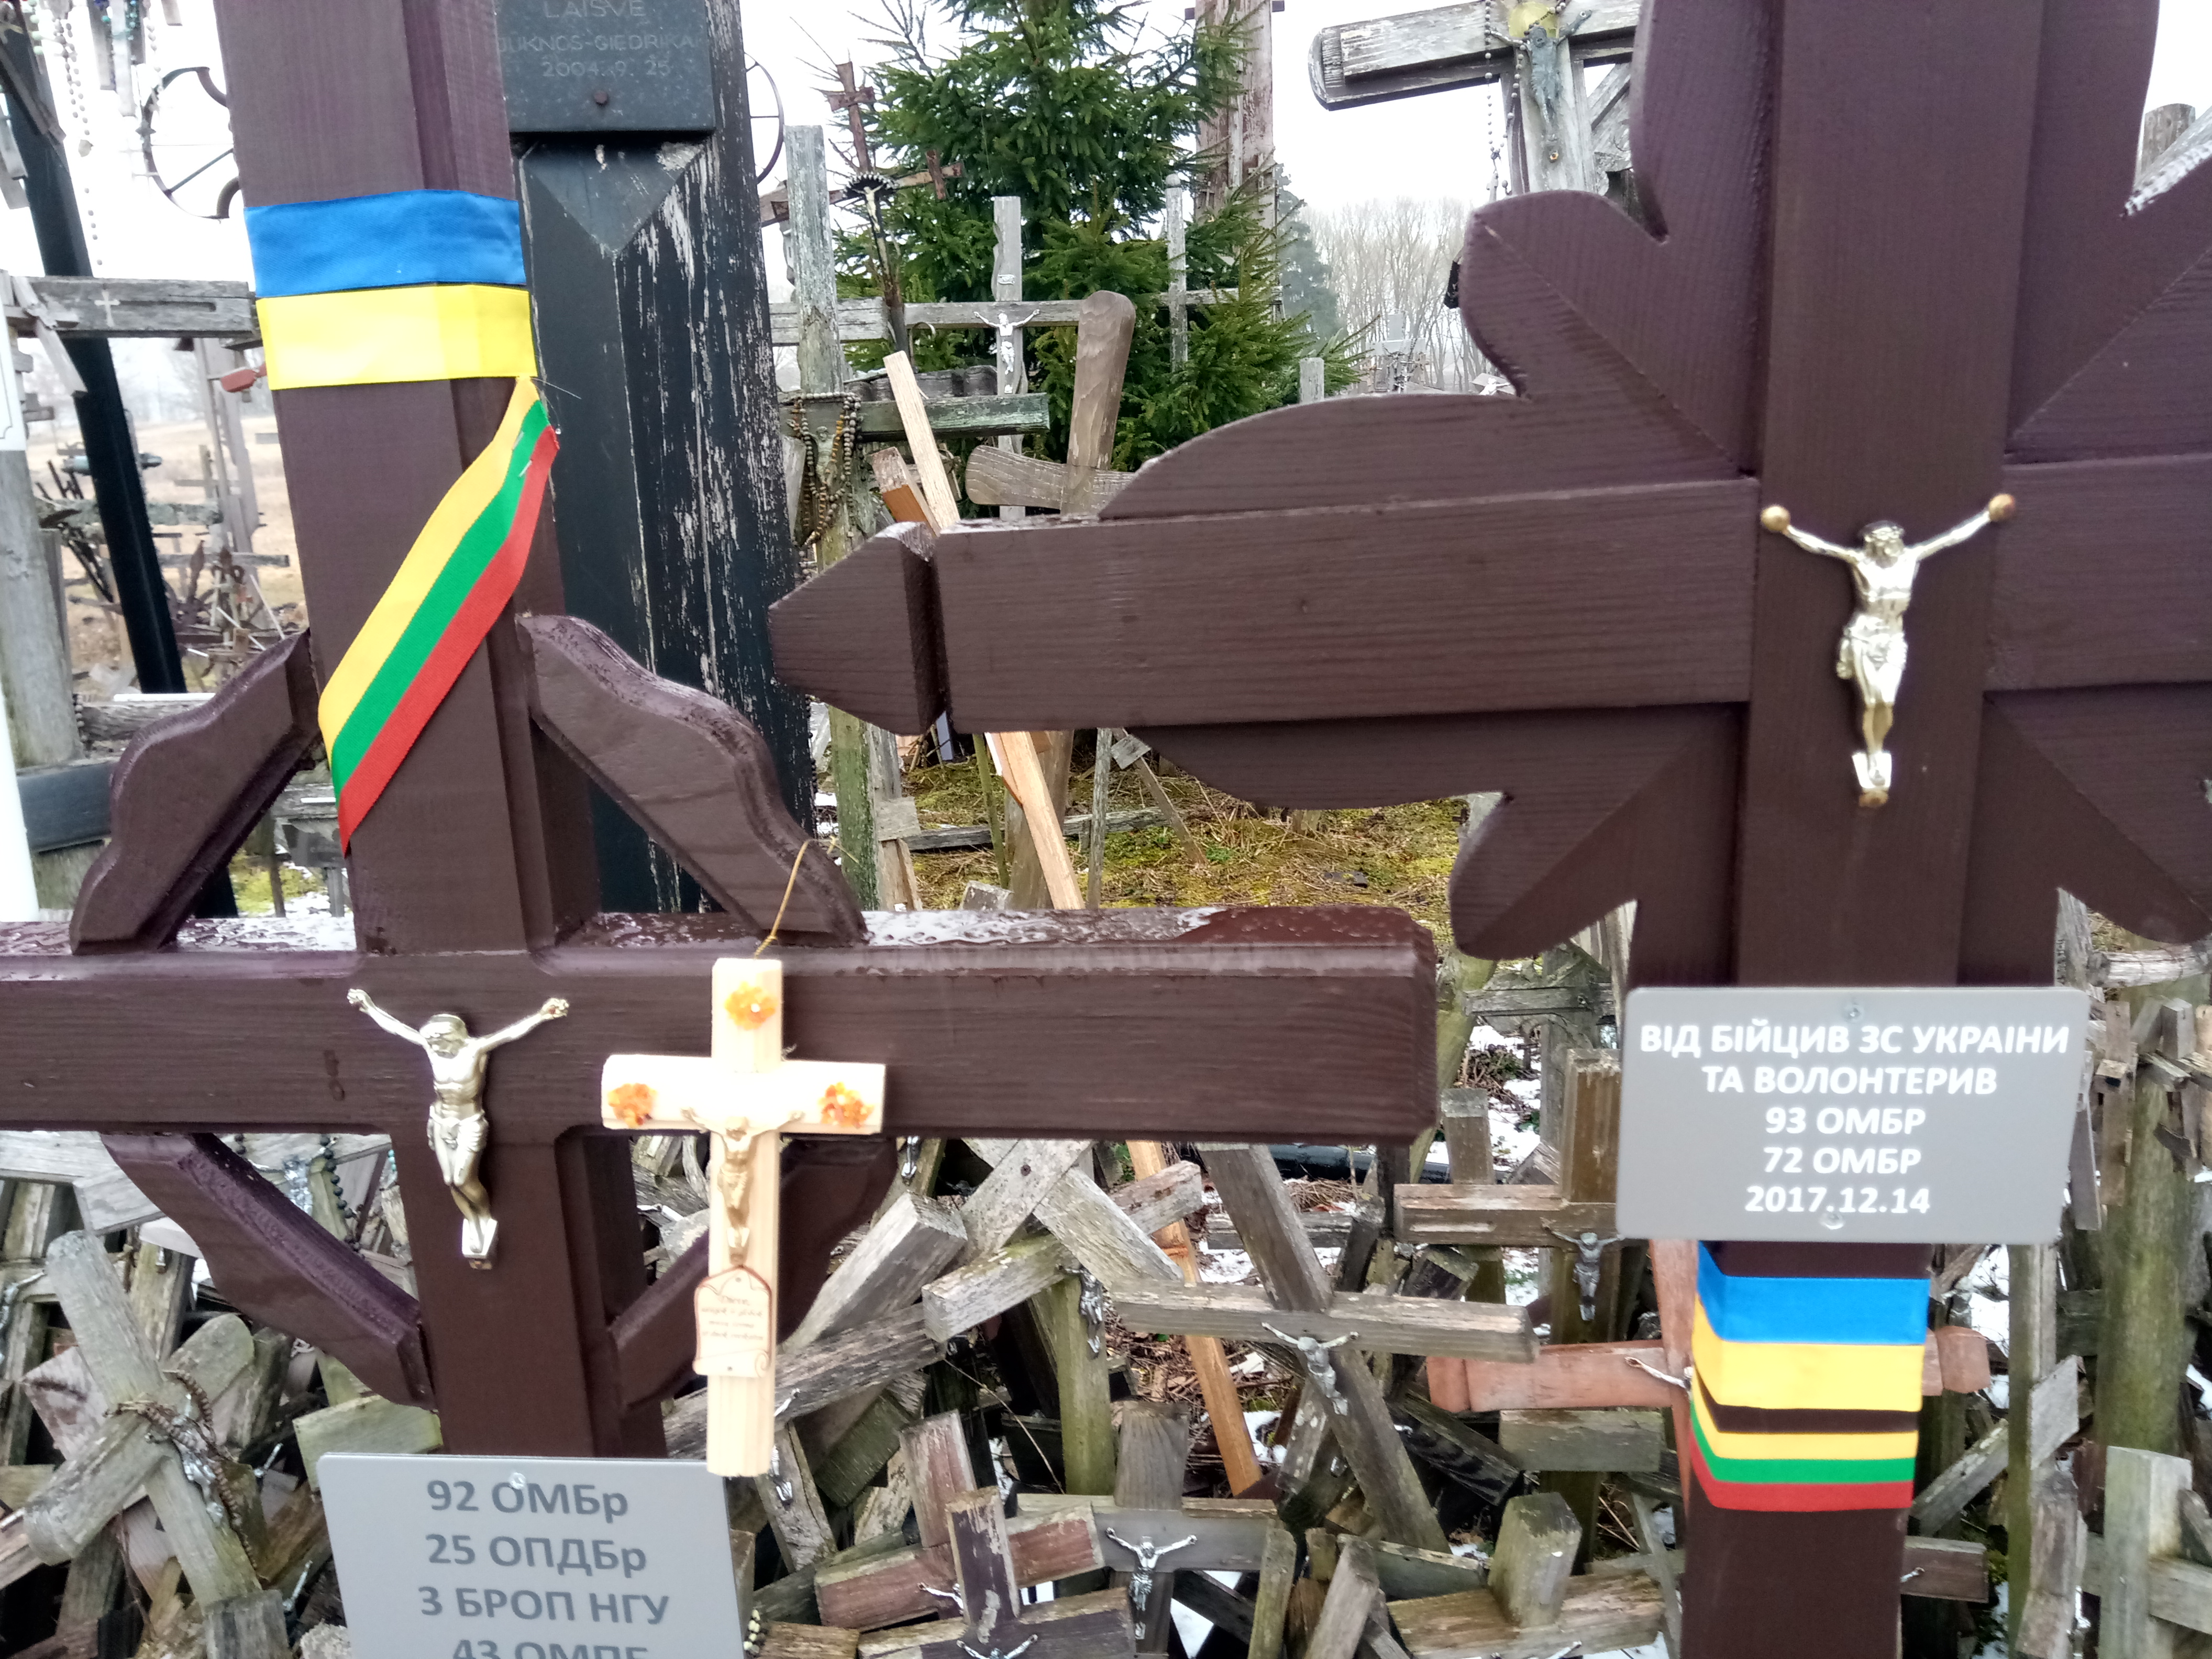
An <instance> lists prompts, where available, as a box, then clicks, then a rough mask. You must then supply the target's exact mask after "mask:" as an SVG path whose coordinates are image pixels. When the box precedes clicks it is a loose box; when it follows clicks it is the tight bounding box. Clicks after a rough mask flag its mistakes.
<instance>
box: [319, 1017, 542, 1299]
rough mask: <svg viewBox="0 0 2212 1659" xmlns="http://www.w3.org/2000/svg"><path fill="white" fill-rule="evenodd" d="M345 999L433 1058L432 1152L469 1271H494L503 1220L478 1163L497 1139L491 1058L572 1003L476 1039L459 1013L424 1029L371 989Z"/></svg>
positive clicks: (427, 1022)
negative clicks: (488, 1097) (488, 1095)
mask: <svg viewBox="0 0 2212 1659" xmlns="http://www.w3.org/2000/svg"><path fill="white" fill-rule="evenodd" d="M346 1000H347V1001H348V1002H350V1003H351V1004H353V1006H355V1007H356V1008H358V1009H360V1010H361V1011H362V1012H363V1013H365V1014H367V1015H368V1017H369V1018H371V1019H373V1020H374V1021H375V1022H376V1023H377V1024H379V1025H381V1026H382V1027H383V1028H384V1029H385V1030H387V1031H389V1032H391V1033H392V1036H396V1037H401V1038H404V1040H406V1041H407V1042H411V1043H413V1044H414V1045H415V1046H416V1048H420V1049H421V1050H422V1052H423V1053H424V1054H427V1055H428V1057H429V1060H430V1090H431V1093H430V1119H429V1123H428V1129H429V1133H430V1150H431V1151H432V1152H435V1153H436V1154H437V1158H438V1170H439V1173H440V1174H441V1175H443V1176H445V1177H446V1185H447V1187H449V1188H452V1189H453V1202H454V1203H455V1204H456V1205H457V1206H459V1208H460V1212H461V1254H462V1255H464V1256H465V1257H466V1258H467V1259H468V1263H469V1266H471V1267H490V1266H491V1253H492V1245H493V1243H494V1241H495V1239H496V1238H497V1237H498V1234H499V1219H498V1218H497V1217H495V1215H493V1214H492V1212H491V1194H489V1193H487V1192H486V1191H484V1186H483V1182H481V1181H479V1180H477V1160H478V1159H479V1158H482V1157H483V1149H484V1142H485V1141H486V1140H488V1139H490V1138H491V1120H490V1119H489V1118H488V1117H486V1116H485V1115H484V1109H483V1086H484V1064H485V1060H486V1058H487V1057H488V1056H489V1054H490V1053H491V1051H492V1050H493V1049H495V1048H503V1047H504V1046H506V1045H507V1043H510V1042H513V1041H514V1040H515V1039H516V1038H518V1037H525V1036H529V1035H530V1034H531V1033H532V1031H534V1030H537V1029H538V1027H539V1026H541V1025H543V1024H544V1023H545V1022H546V1021H547V1020H549V1019H559V1018H562V1016H563V1015H564V1014H566V1013H567V1012H568V1002H567V1001H566V1000H564V999H562V998H560V997H549V998H547V999H546V1000H545V1002H544V1006H541V1007H540V1008H539V1009H538V1012H536V1013H534V1014H526V1015H524V1016H523V1018H520V1019H518V1020H516V1021H515V1022H514V1024H512V1025H508V1026H504V1027H502V1028H501V1029H500V1030H496V1031H493V1032H491V1033H490V1034H489V1035H488V1036H480V1037H472V1036H470V1035H469V1027H468V1022H467V1021H465V1020H464V1019H463V1018H461V1017H460V1016H459V1014H433V1015H431V1016H430V1018H428V1019H426V1020H424V1021H423V1022H422V1029H421V1030H416V1028H415V1027H414V1026H412V1025H410V1024H407V1023H406V1021H404V1020H401V1019H394V1018H392V1016H391V1015H390V1014H387V1013H386V1012H384V1010H383V1009H381V1008H380V1007H378V1006H376V1004H375V1002H374V1000H371V998H370V997H369V994H368V992H366V991H362V990H353V991H349V992H347V993H346Z"/></svg>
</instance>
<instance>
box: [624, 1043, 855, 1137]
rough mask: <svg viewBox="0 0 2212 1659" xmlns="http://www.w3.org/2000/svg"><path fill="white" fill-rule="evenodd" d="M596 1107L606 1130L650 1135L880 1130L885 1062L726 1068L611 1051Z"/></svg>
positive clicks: (701, 1061) (679, 1056) (677, 1057)
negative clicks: (759, 1069) (756, 1069)
mask: <svg viewBox="0 0 2212 1659" xmlns="http://www.w3.org/2000/svg"><path fill="white" fill-rule="evenodd" d="M599 1111H600V1120H601V1121H602V1122H604V1123H605V1125H606V1127H608V1128H610V1129H641V1130H646V1131H648V1132H652V1133H682V1132H684V1131H686V1130H690V1131H693V1132H696V1131H698V1130H702V1129H706V1130H712V1131H714V1133H735V1134H742V1133H746V1132H747V1131H749V1130H761V1129H781V1131H783V1132H784V1133H787V1134H818V1135H872V1134H879V1133H882V1132H883V1126H884V1067H882V1066H877V1065H871V1064H868V1063H866V1062H865V1061H863V1062H854V1063H848V1062H845V1061H842V1060H785V1061H784V1062H783V1063H782V1064H781V1066H773V1067H771V1068H770V1069H769V1070H767V1071H765V1072H733V1071H732V1070H731V1069H730V1067H729V1066H725V1065H723V1064H722V1063H721V1062H720V1061H718V1060H708V1059H705V1058H703V1057H702V1058H696V1059H695V1058H692V1057H690V1056H689V1055H682V1054H611V1055H609V1056H608V1058H607V1063H606V1065H605V1067H604V1068H603V1070H602V1071H601V1073H600V1079H599Z"/></svg>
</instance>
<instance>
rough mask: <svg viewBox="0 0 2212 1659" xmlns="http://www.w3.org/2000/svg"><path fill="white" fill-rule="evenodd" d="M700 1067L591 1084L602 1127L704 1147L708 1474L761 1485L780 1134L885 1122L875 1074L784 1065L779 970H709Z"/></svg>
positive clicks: (770, 1432) (734, 960)
mask: <svg viewBox="0 0 2212 1659" xmlns="http://www.w3.org/2000/svg"><path fill="white" fill-rule="evenodd" d="M711 1018H712V1022H713V1023H712V1030H713V1033H714V1035H713V1039H712V1043H711V1048H710V1052H709V1053H708V1055H707V1057H706V1058H704V1059H700V1058H698V1057H696V1056H693V1055H687V1054H613V1055H610V1056H609V1057H608V1060H607V1063H606V1068H605V1072H604V1073H602V1076H601V1083H600V1093H601V1098H600V1107H601V1109H602V1110H603V1112H604V1113H605V1119H606V1123H607V1126H608V1127H610V1128H616V1129H644V1130H650V1131H653V1132H654V1133H669V1132H671V1131H675V1132H678V1133H681V1132H683V1131H684V1130H694V1131H696V1130H705V1131H707V1132H708V1133H710V1134H712V1135H713V1136H714V1164H713V1169H712V1172H711V1173H712V1178H713V1182H714V1201H713V1202H712V1203H711V1204H709V1206H708V1221H707V1277H706V1279H705V1280H704V1281H703V1282H702V1284H701V1285H700V1286H699V1289H698V1292H697V1295H696V1299H695V1301H694V1304H693V1308H694V1312H695V1316H696V1320H697V1322H698V1332H699V1349H698V1356H697V1359H696V1365H697V1368H698V1370H700V1371H701V1372H702V1373H703V1374H704V1375H705V1376H706V1378H707V1467H708V1468H710V1469H712V1470H713V1471H714V1473H715V1474H723V1475H737V1474H767V1473H769V1460H770V1458H771V1455H772V1454H773V1451H774V1447H775V1278H776V1276H775V1257H776V1250H775V1246H776V1227H777V1219H778V1217H777V1208H776V1202H777V1197H778V1192H779V1188H781V1184H782V1178H783V1152H782V1136H783V1133H784V1132H785V1131H786V1130H790V1131H793V1132H794V1133H807V1134H833V1135H834V1134H842V1135H868V1134H875V1133H879V1132H880V1131H881V1130H882V1128H883V1122H884V1067H883V1066H877V1065H869V1064H866V1063H851V1064H840V1063H838V1062H836V1061H832V1060H786V1059H785V1058H784V1054H783V964H782V963H781V962H779V961H777V960H776V959H775V957H723V958H722V959H721V960H720V961H718V962H717V963H715V964H714V1000H713V1010H712V1014H711Z"/></svg>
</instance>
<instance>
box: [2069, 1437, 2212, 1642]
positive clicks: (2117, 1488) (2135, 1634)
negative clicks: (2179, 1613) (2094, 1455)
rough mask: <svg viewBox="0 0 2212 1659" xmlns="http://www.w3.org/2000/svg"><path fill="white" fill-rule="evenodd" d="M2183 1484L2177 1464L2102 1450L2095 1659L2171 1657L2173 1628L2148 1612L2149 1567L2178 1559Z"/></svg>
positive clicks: (2184, 1470) (2183, 1468) (2131, 1450)
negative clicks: (2101, 1586)
mask: <svg viewBox="0 0 2212 1659" xmlns="http://www.w3.org/2000/svg"><path fill="white" fill-rule="evenodd" d="M2189 1483H2190V1467H2189V1460H2188V1459H2187V1458H2185V1457H2168V1456H2166V1455H2164V1454H2163V1453H2160V1452H2151V1451H2143V1450H2141V1449H2137V1448H2136V1447H2133V1446H2108V1447H2106V1450H2105V1536H2104V1551H2103V1558H2104V1559H2103V1565H2104V1589H2103V1591H2102V1596H2103V1600H2102V1602H2101V1607H2102V1613H2101V1617H2100V1620H2099V1625H2098V1632H2099V1633H2098V1643H2097V1651H2098V1653H2099V1655H2100V1656H2102V1659H2169V1656H2171V1655H2172V1653H2173V1652H2174V1650H2175V1649H2174V1640H2175V1638H2174V1628H2173V1626H2172V1624H2171V1623H2169V1622H2168V1621H2167V1620H2164V1619H2162V1618H2160V1616H2159V1614H2158V1613H2157V1611H2156V1610H2155V1609H2154V1607H2152V1605H2151V1583H2150V1566H2151V1564H2152V1563H2153V1562H2154V1561H2157V1562H2173V1561H2174V1560H2175V1559H2176V1558H2177V1557H2179V1555H2180V1553H2181V1510H2180V1503H2179V1500H2180V1497H2181V1494H2182V1493H2183V1492H2186V1491H2187V1490H2188V1489H2189ZM2200 1571H2201V1569H2200ZM2207 1577H2208V1578H2212V1574H2208V1575H2207Z"/></svg>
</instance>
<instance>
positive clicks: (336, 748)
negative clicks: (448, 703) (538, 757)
mask: <svg viewBox="0 0 2212 1659" xmlns="http://www.w3.org/2000/svg"><path fill="white" fill-rule="evenodd" d="M559 447H560V441H559V439H558V438H556V436H555V435H554V432H553V428H552V426H551V424H550V422H548V421H547V420H546V417H545V405H544V404H543V403H541V402H540V401H539V400H538V391H537V388H536V386H534V385H533V384H532V382H530V381H529V380H517V381H515V383H514V397H513V400H512V401H511V402H509V403H508V404H507V418H506V419H505V420H503V421H501V422H500V427H499V431H498V433H497V434H496V435H495V436H494V437H493V439H492V441H491V442H490V443H489V445H488V446H486V447H485V449H484V451H483V453H482V454H481V455H478V456H477V458H476V459H475V460H473V461H471V463H470V464H469V467H468V470H467V471H465V472H463V473H462V474H461V476H460V477H459V480H458V481H457V482H456V483H454V485H453V488H452V489H450V490H448V491H447V492H446V498H445V500H443V501H440V502H439V503H438V507H437V510H436V511H435V512H434V513H431V514H430V521H429V522H428V524H426V525H424V526H422V533H421V534H420V535H418V536H416V538H415V545H414V546H413V547H412V548H410V549H409V550H408V554H407V557H406V559H405V560H404V562H402V563H401V564H400V567H399V573H398V574H397V575H396V576H394V577H393V578H392V585H391V586H389V587H387V588H386V589H385V590H384V597H383V598H382V599H379V600H378V601H377V602H376V608H375V609H374V611H370V612H369V613H368V621H367V622H366V623H362V629H361V632H360V633H358V634H356V635H354V639H353V643H352V644H351V645H349V646H348V647H346V653H345V655H344V657H343V658H342V659H340V660H339V663H338V665H337V671H335V672H334V673H332V674H331V678H330V680H329V683H328V684H325V686H324V687H323V696H322V701H321V702H320V703H319V705H318V708H317V711H316V712H317V716H318V718H319V721H320V723H321V726H322V728H323V743H324V745H325V747H326V748H327V749H328V750H330V757H331V784H332V785H333V787H335V788H336V789H337V798H338V836H339V840H340V842H341V844H344V843H347V842H351V840H352V839H353V832H354V829H355V828H356V825H358V824H359V823H361V821H362V818H363V817H366V816H367V815H368V809H369V808H370V807H372V806H374V805H376V800H377V797H378V796H380V795H381V794H382V793H384V789H385V786H386V784H388V783H390V782H391V781H392V775H393V774H394V773H395V772H397V771H398V769H399V763H400V762H401V761H403V760H404V759H405V758H406V757H407V751H408V750H410V749H411V748H413V747H414V746H415V740H416V738H418V737H420V736H421V735H422V728H423V727H424V726H427V725H428V724H429V722H430V716H431V715H433V714H436V713H437V712H438V705H439V704H440V703H441V702H444V701H445V700H446V694H447V692H448V691H450V690H453V682H454V681H455V680H457V679H459V678H460V675H461V671H462V670H463V669H464V668H465V667H467V666H468V664H469V659H470V658H471V657H472V656H474V655H475V654H476V649H477V646H479V645H481V644H482V643H483V637H484V635H486V634H488V633H489V632H490V631H491V625H492V624H493V623H495V622H496V621H498V620H499V614H500V612H501V611H502V610H504V609H505V608H506V606H507V601H508V600H509V599H512V598H513V597H514V586H515V584H516V583H517V582H518V581H520V580H521V579H522V569H523V566H524V565H525V564H526V563H527V562H529V559H530V541H531V538H532V536H533V535H534V534H535V533H536V532H537V528H538V507H539V504H540V503H541V502H542V501H544V496H545V480H546V477H547V475H548V474H549V473H550V472H551V471H552V470H553V456H554V453H555V452H556V450H557V449H558V448H559Z"/></svg>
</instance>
